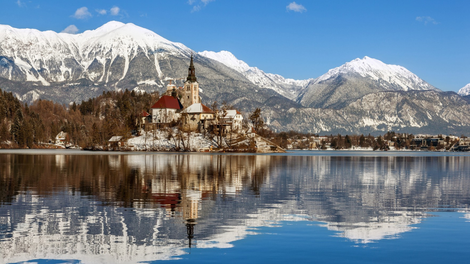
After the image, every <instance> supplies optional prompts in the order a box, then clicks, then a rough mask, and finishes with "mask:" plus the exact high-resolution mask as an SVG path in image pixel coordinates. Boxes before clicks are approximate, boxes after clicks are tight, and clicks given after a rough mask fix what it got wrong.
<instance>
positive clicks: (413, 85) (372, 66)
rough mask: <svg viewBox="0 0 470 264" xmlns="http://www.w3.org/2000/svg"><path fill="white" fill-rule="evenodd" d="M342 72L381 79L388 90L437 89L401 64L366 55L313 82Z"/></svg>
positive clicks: (330, 71) (375, 79)
mask: <svg viewBox="0 0 470 264" xmlns="http://www.w3.org/2000/svg"><path fill="white" fill-rule="evenodd" d="M342 74H359V75H360V76H362V77H364V78H369V79H372V80H374V81H381V84H382V85H384V86H386V87H387V88H389V89H388V90H396V91H400V90H401V91H409V90H438V89H436V88H435V87H434V86H432V85H430V84H428V83H427V82H425V81H423V80H422V79H420V78H419V77H418V76H416V75H415V74H414V73H412V72H410V71H409V70H407V69H406V68H404V67H402V66H399V65H391V64H385V63H383V62H382V61H380V60H377V59H373V58H370V57H367V56H365V57H364V58H363V59H359V58H357V59H355V60H352V61H350V62H346V63H345V64H343V65H341V66H340V67H337V68H334V69H331V70H329V71H328V72H327V73H326V74H324V75H322V76H320V77H319V78H317V79H316V80H315V82H316V83H319V82H322V81H326V80H328V79H331V78H334V77H336V76H338V75H342ZM387 83H388V84H387Z"/></svg>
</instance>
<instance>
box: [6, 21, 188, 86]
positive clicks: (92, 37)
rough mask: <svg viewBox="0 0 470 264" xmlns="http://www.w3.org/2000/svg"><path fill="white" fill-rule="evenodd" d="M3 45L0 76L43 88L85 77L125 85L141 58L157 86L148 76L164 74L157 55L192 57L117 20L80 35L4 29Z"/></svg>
mask: <svg viewBox="0 0 470 264" xmlns="http://www.w3.org/2000/svg"><path fill="white" fill-rule="evenodd" d="M0 42H1V44H0V55H1V57H0V64H1V66H2V67H1V68H0V77H3V78H6V79H9V80H13V81H30V82H40V83H41V84H42V85H44V86H49V85H51V83H60V82H66V81H75V80H78V79H82V78H85V79H88V80H90V81H92V82H100V83H108V82H116V81H121V80H123V79H124V78H126V77H128V75H132V72H129V69H130V65H131V64H132V63H135V60H136V59H137V60H141V58H138V57H139V56H143V57H144V59H146V60H147V61H146V64H147V68H148V70H147V72H146V73H147V75H148V76H146V77H148V80H149V81H153V80H155V77H154V76H153V74H151V75H149V74H148V73H151V72H152V73H156V75H157V76H158V77H161V76H162V75H163V74H162V72H161V69H160V65H159V61H158V59H157V55H156V52H159V53H165V54H171V55H183V56H189V55H190V54H191V50H190V49H189V48H187V47H186V46H184V45H183V44H180V43H174V42H171V41H169V40H167V39H165V38H163V37H161V36H159V35H157V34H156V33H154V32H152V31H150V30H148V29H145V28H142V27H138V26H136V25H134V24H131V23H129V24H124V23H121V22H116V21H111V22H109V23H106V24H105V25H103V26H101V27H100V28H98V29H96V30H88V31H85V32H83V33H81V34H77V35H73V34H68V33H56V32H53V31H45V32H41V31H38V30H35V29H16V28H12V27H10V26H6V25H0ZM116 66H117V67H116ZM119 66H121V67H119ZM118 68H119V69H118ZM142 81H145V80H142Z"/></svg>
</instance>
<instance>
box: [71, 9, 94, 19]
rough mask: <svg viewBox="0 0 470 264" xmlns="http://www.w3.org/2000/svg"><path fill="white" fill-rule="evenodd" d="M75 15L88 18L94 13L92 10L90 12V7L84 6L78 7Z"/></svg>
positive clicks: (78, 17) (77, 17)
mask: <svg viewBox="0 0 470 264" xmlns="http://www.w3.org/2000/svg"><path fill="white" fill-rule="evenodd" d="M73 17H74V18H76V19H87V18H89V17H92V15H91V13H90V12H88V8H87V7H85V6H84V7H80V8H79V9H77V11H75V14H74V15H73Z"/></svg>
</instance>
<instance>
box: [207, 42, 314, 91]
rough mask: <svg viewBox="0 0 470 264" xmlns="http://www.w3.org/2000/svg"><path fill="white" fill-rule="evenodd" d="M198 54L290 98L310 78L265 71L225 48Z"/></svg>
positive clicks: (304, 85) (258, 84)
mask: <svg viewBox="0 0 470 264" xmlns="http://www.w3.org/2000/svg"><path fill="white" fill-rule="evenodd" d="M199 55H201V56H204V57H207V58H210V59H213V60H216V61H218V62H221V63H222V64H224V65H225V66H228V67H230V68H232V69H234V70H236V71H237V72H239V73H241V74H242V75H243V76H245V77H246V78H247V79H248V80H250V81H251V82H252V83H253V84H255V85H257V86H259V87H262V88H268V89H273V90H274V91H276V92H277V93H279V94H281V95H282V96H284V97H286V98H288V99H291V100H295V98H297V97H298V95H299V93H300V92H301V91H302V90H303V89H304V88H305V87H306V86H307V84H308V83H309V82H310V81H311V80H312V79H307V80H294V79H286V78H284V77H282V76H281V75H279V74H272V73H265V72H264V71H262V70H260V69H258V68H256V67H250V66H249V65H248V64H246V62H244V61H241V60H239V59H237V58H236V57H235V56H234V55H233V54H232V53H231V52H229V51H225V50H223V51H220V52H213V51H203V52H199Z"/></svg>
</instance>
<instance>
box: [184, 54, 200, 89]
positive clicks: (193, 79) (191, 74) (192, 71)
mask: <svg viewBox="0 0 470 264" xmlns="http://www.w3.org/2000/svg"><path fill="white" fill-rule="evenodd" d="M186 80H187V81H189V82H197V79H196V70H195V68H194V62H193V54H191V63H190V64H189V69H188V78H187V79H186Z"/></svg>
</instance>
